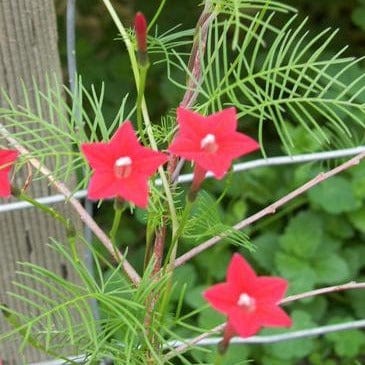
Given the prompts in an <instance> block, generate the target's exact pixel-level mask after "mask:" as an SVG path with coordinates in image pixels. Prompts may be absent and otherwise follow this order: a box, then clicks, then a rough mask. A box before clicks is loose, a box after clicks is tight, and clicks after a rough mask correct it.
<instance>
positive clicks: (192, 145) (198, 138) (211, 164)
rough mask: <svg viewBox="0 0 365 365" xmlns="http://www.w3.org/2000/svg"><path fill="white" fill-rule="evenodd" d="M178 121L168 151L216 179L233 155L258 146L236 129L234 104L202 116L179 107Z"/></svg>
mask: <svg viewBox="0 0 365 365" xmlns="http://www.w3.org/2000/svg"><path fill="white" fill-rule="evenodd" d="M177 121H178V123H179V131H178V134H177V136H176V137H175V139H174V140H173V141H172V144H171V145H170V147H169V151H170V152H172V153H174V154H175V155H178V156H180V157H183V158H185V159H187V160H190V161H194V162H195V164H196V165H198V166H199V167H200V169H202V170H204V171H212V173H213V174H214V176H215V177H216V178H217V179H221V178H222V177H223V176H224V175H225V174H226V172H227V170H228V169H229V168H230V166H231V163H232V160H233V159H235V158H237V157H239V156H243V155H245V154H248V153H250V152H252V151H255V150H257V149H258V148H259V144H258V143H257V142H256V141H255V140H253V139H252V138H250V137H248V136H246V135H245V134H243V133H239V132H237V131H236V129H237V115H236V110H235V108H228V109H224V110H222V111H220V112H218V113H215V114H212V115H209V116H207V117H204V116H203V115H200V114H198V113H195V112H192V111H190V110H188V109H185V108H182V107H179V108H178V109H177Z"/></svg>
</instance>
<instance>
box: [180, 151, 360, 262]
mask: <svg viewBox="0 0 365 365" xmlns="http://www.w3.org/2000/svg"><path fill="white" fill-rule="evenodd" d="M364 157H365V152H362V153H360V154H358V155H357V156H355V157H353V158H352V159H350V160H348V161H346V162H345V163H343V164H341V165H339V166H337V167H335V168H334V169H331V170H329V171H327V172H322V173H320V174H318V175H317V176H316V177H315V178H313V179H311V180H309V181H308V182H307V183H305V184H304V185H302V186H300V187H299V188H297V189H295V190H293V191H292V192H291V193H289V194H287V195H285V196H284V197H282V198H281V199H279V200H277V201H276V202H275V203H273V204H271V205H269V206H267V207H266V208H264V209H262V210H260V211H259V212H257V213H256V214H253V215H251V216H250V217H248V218H245V219H243V220H242V221H241V222H239V223H237V224H236V225H234V226H233V229H235V230H237V231H238V230H241V229H243V228H245V227H248V226H249V225H250V224H252V223H254V222H256V221H258V220H260V219H261V218H263V217H265V216H266V215H269V214H274V213H275V212H276V210H277V209H278V208H280V207H281V206H283V205H284V204H286V203H288V202H289V201H291V200H293V199H294V198H296V197H298V196H299V195H301V194H303V193H304V192H306V191H307V190H309V189H311V188H313V187H314V186H316V185H318V184H319V183H321V182H323V181H325V180H327V179H328V178H330V177H332V176H334V175H337V174H339V173H340V172H342V171H345V170H347V169H348V168H350V167H352V166H355V165H357V164H359V163H360V161H361V160H362V159H363V158H364ZM222 238H224V234H222V235H221V236H215V237H212V238H210V239H209V240H207V241H205V242H203V243H201V244H200V245H198V246H196V247H194V248H193V249H191V250H190V251H188V252H186V253H185V254H183V255H182V256H180V257H179V258H177V259H176V260H175V267H177V266H180V265H182V264H184V263H185V262H187V261H189V260H191V259H192V258H193V257H195V256H196V255H198V254H199V253H201V252H203V251H205V250H206V249H208V248H210V247H212V246H214V245H216V244H217V243H218V242H220V241H221V239H222Z"/></svg>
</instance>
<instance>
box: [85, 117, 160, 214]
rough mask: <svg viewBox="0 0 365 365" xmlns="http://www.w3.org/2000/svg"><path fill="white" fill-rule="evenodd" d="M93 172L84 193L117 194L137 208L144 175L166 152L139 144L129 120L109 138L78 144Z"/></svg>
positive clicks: (144, 193)
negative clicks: (105, 140)
mask: <svg viewBox="0 0 365 365" xmlns="http://www.w3.org/2000/svg"><path fill="white" fill-rule="evenodd" d="M81 149H82V152H83V153H84V155H85V156H86V158H87V160H88V162H89V164H90V166H91V168H92V169H93V175H92V177H91V181H90V184H89V189H88V197H89V198H90V199H93V200H97V199H107V198H114V197H119V198H123V199H125V200H127V201H131V202H133V203H134V204H136V205H137V206H139V207H141V208H145V207H146V206H147V202H148V178H149V177H150V176H151V175H153V174H154V173H155V171H156V170H157V168H158V167H159V166H160V165H162V164H163V163H165V162H166V161H167V156H166V155H165V154H163V153H161V152H156V151H153V150H151V149H150V148H146V147H143V146H142V145H140V144H139V142H138V139H137V137H136V135H135V132H134V130H133V127H132V124H131V122H130V121H126V122H124V123H123V125H122V126H121V127H119V128H118V130H117V131H116V133H115V134H114V136H113V137H112V138H111V140H110V142H107V143H105V142H96V143H85V144H83V145H82V146H81Z"/></svg>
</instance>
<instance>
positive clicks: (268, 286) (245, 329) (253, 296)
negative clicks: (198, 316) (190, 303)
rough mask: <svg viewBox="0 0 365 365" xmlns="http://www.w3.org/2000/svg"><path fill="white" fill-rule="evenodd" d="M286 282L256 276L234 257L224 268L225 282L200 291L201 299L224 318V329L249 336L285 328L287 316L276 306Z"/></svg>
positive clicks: (242, 260)
mask: <svg viewBox="0 0 365 365" xmlns="http://www.w3.org/2000/svg"><path fill="white" fill-rule="evenodd" d="M287 286H288V283H287V281H286V280H285V279H282V278H279V277H268V276H256V273H255V272H254V271H253V270H252V268H251V267H250V265H249V264H248V263H247V262H246V261H245V259H244V258H243V257H242V256H240V255H239V254H235V255H234V256H233V258H232V260H231V262H230V264H229V266H228V270H227V281H226V282H225V283H221V284H216V285H213V286H212V287H211V288H209V289H207V290H206V291H205V292H204V297H205V299H206V300H207V301H208V302H209V303H210V304H211V306H212V307H213V308H214V309H216V310H217V311H218V312H221V313H225V314H226V315H227V317H228V320H227V328H228V329H229V330H230V331H232V330H233V332H234V333H235V334H237V335H239V336H241V337H249V336H252V335H254V334H255V333H257V332H258V331H259V330H260V328H261V327H289V326H290V325H291V319H290V317H289V316H288V315H287V314H286V313H285V312H284V311H283V310H282V309H281V308H280V307H279V303H280V301H281V299H282V298H283V296H284V294H285V291H286V289H287Z"/></svg>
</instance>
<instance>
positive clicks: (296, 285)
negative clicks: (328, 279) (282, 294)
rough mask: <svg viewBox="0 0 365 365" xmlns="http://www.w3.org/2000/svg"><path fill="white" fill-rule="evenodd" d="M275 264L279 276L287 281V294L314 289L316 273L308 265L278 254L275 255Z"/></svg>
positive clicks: (299, 260)
mask: <svg viewBox="0 0 365 365" xmlns="http://www.w3.org/2000/svg"><path fill="white" fill-rule="evenodd" d="M275 264H276V267H277V269H278V271H279V273H280V275H281V276H283V277H284V278H285V279H287V280H289V289H288V293H287V294H294V293H300V292H304V291H307V290H311V289H313V288H314V284H315V282H316V273H315V272H314V270H313V269H312V268H311V267H310V263H309V262H306V261H304V260H302V259H298V258H295V257H292V256H290V255H287V254H285V253H281V252H278V253H277V254H276V255H275Z"/></svg>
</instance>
